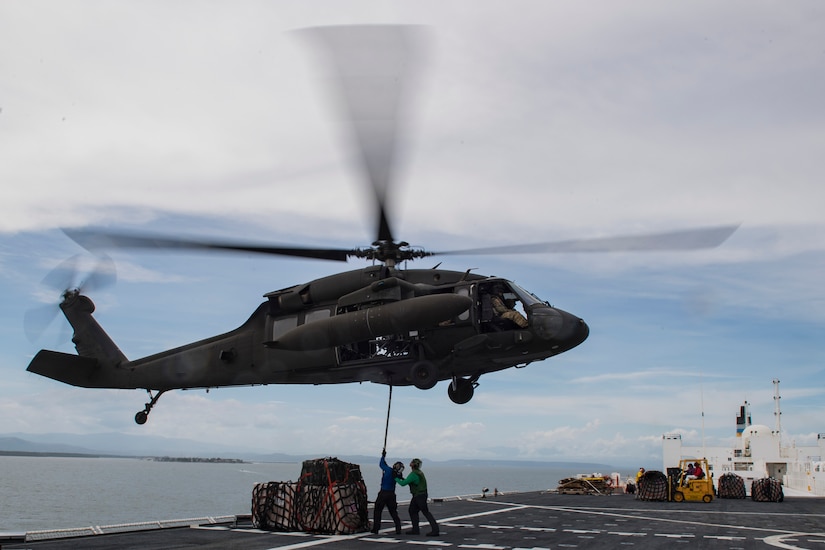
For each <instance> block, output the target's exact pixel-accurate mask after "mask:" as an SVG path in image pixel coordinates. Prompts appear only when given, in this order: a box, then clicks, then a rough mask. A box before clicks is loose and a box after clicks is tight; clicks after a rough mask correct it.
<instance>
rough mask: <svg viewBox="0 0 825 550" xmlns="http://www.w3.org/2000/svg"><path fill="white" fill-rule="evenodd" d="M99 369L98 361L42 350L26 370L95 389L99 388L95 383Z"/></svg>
mask: <svg viewBox="0 0 825 550" xmlns="http://www.w3.org/2000/svg"><path fill="white" fill-rule="evenodd" d="M99 368H100V364H99V363H98V361H97V359H92V358H90V357H80V356H79V355H72V354H70V353H61V352H59V351H49V350H46V349H42V350H40V351H39V352H37V355H35V356H34V359H32V362H31V363H29V366H28V368H27V369H26V370H27V371H29V372H33V373H35V374H39V375H40V376H45V377H47V378H51V379H53V380H57V381H58V382H64V383H66V384H71V385H73V386H81V387H84V388H94V387H99V386H98V384H95V383H93V380H94V378H95V375H96V374H97V373H98V372H99Z"/></svg>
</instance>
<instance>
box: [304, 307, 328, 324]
mask: <svg viewBox="0 0 825 550" xmlns="http://www.w3.org/2000/svg"><path fill="white" fill-rule="evenodd" d="M329 316H330V311H329V308H324V309H315V310H312V311H307V312H306V313H305V314H304V324H306V323H311V322H313V321H319V320H321V319H328V318H329Z"/></svg>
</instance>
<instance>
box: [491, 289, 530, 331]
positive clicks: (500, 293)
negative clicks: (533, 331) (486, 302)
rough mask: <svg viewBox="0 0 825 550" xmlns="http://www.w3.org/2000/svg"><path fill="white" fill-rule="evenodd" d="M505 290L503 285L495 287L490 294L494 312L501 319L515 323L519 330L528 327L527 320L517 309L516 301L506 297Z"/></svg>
mask: <svg viewBox="0 0 825 550" xmlns="http://www.w3.org/2000/svg"><path fill="white" fill-rule="evenodd" d="M504 293H505V288H504V285H502V284H500V283H499V284H496V285H493V288H492V292H491V293H490V304H491V305H492V307H493V312H494V313H495V314H496V315H497V316H498V317H499V318H501V319H504V320H506V321H510V322H512V323H514V324H515V325H516V326H518V327H519V328H526V327H527V324H528V323H527V319H526V318H525V317H524V315H522V314H521V312H519V311H517V310H516V309H515V305H516V301H515V300H514V299H512V298H507V297H505V294H504Z"/></svg>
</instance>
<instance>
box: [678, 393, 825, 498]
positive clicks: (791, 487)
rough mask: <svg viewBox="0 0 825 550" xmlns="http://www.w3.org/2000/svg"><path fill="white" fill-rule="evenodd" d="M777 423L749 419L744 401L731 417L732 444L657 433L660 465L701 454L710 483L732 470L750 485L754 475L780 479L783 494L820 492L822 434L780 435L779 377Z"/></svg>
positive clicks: (824, 489) (824, 475) (824, 454)
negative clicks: (800, 440)
mask: <svg viewBox="0 0 825 550" xmlns="http://www.w3.org/2000/svg"><path fill="white" fill-rule="evenodd" d="M773 384H774V402H775V403H776V405H775V406H776V409H777V410H776V412H775V416H776V418H777V424H776V427H775V428H774V429H771V428H770V427H768V426H765V425H763V424H752V423H751V414H750V408H749V407H750V405H749V404H748V402H747V401H745V403H744V405H742V406H740V407H739V414H738V415H737V418H736V444H735V445H733V446H731V447H705V446H700V447H688V446H684V445H682V436H681V434H676V433H668V434H664V435H663V436H662V459H663V464H664V470H663V471H667V469H668V468H672V467H674V466H678V464H679V461H680V460H682V459H689V458H707V460H708V464H709V466H710V472H711V474H713V477H714V483H716V482H717V481H718V479H719V478H720V477H721V476H722V475H724V474H727V473H733V474H736V475H738V476H739V477H741V478H742V479H743V480H744V481H745V486H746V487H747V488H750V487H751V485H752V483H753V482H754V481H756V480H758V479H764V478H773V479H777V480H779V481H781V482H782V485H783V488H784V491H785V494H786V495H788V496H819V497H822V496H825V433H820V434H818V435H817V444H816V445H809V446H797V445H796V444H795V443H794V442H788V441H787V440H783V438H782V431H781V427H780V425H779V420H778V419H779V418H780V411H779V380H774V381H773Z"/></svg>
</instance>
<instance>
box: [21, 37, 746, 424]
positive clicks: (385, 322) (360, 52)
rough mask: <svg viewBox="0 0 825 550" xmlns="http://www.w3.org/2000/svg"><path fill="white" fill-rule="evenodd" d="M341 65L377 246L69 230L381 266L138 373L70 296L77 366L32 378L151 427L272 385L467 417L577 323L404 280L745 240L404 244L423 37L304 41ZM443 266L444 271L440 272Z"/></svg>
mask: <svg viewBox="0 0 825 550" xmlns="http://www.w3.org/2000/svg"><path fill="white" fill-rule="evenodd" d="M302 32H304V33H306V34H308V35H309V37H310V38H311V39H313V40H314V41H315V42H316V43H318V44H321V45H322V46H323V48H324V51H325V52H326V54H327V55H329V57H330V58H331V60H332V66H333V70H334V71H335V73H336V75H337V76H338V82H339V84H340V86H339V88H340V90H339V91H340V92H341V97H342V99H343V104H344V106H345V108H346V110H347V112H348V119H349V121H350V126H351V128H352V131H353V133H354V138H355V139H354V141H355V143H356V144H357V146H358V149H359V151H360V159H361V160H362V165H363V168H364V173H365V176H366V179H367V180H368V182H369V184H370V186H371V188H372V191H373V195H374V197H375V205H376V212H377V219H378V231H377V238H376V239H375V241H374V242H373V244H372V246H370V247H366V248H357V249H318V248H306V247H292V246H260V245H257V244H243V243H229V242H215V241H206V240H204V241H198V240H188V239H180V238H166V237H155V236H148V235H136V234H127V233H122V232H121V233H117V232H110V231H93V230H66V233H67V235H68V236H69V237H71V238H72V239H74V240H75V241H77V242H78V243H80V244H81V245H83V246H84V247H86V248H88V249H89V250H95V249H98V248H101V247H104V248H105V247H115V248H117V247H125V248H164V249H192V250H201V251H213V250H225V251H236V252H255V253H264V254H275V255H282V256H296V257H303V258H317V259H323V260H333V261H347V259H348V258H350V257H354V258H361V259H366V260H371V261H372V262H373V263H372V265H370V266H369V267H365V268H362V269H356V270H353V271H347V272H343V273H338V274H335V275H330V276H328V277H323V278H321V279H317V280H314V281H310V282H307V283H303V284H298V285H294V286H290V287H288V288H284V289H282V290H277V291H274V292H270V293H268V294H265V295H264V296H265V298H266V301H264V302H263V303H262V304H261V305H260V306H259V307H258V308H257V309H256V310H255V312H254V313H253V314H252V316H251V317H249V319H248V320H247V321H246V322H245V323H244V324H243V325H241V326H240V327H239V328H237V329H235V330H233V331H230V332H227V333H225V334H221V335H219V336H214V337H211V338H207V339H205V340H201V341H199V342H195V343H192V344H188V345H185V346H182V347H179V348H176V349H171V350H168V351H164V352H161V353H157V354H155V355H151V356H148V357H144V358H142V359H136V360H129V359H127V358H126V356H125V355H124V354H123V353H122V352H121V350H120V349H119V348H118V347H117V345H116V344H115V343H114V342H113V341H112V339H111V338H110V337H109V336H108V335H107V334H106V333H105V332H104V330H103V329H102V328H101V327H100V325H98V323H97V322H96V321H95V319H94V318H93V317H92V313H93V311H94V304H93V303H92V301H91V300H90V299H89V298H88V297H86V296H84V295H82V294H81V290H80V289H68V290H65V291H64V292H63V295H62V302H61V303H60V309H61V310H62V311H63V313H64V314H65V316H66V318H67V319H68V321H69V323H70V324H71V326H72V328H73V329H74V335H73V337H72V342H73V343H74V344H75V347H76V349H77V355H72V354H67V353H62V352H57V351H49V350H41V351H40V352H38V353H37V355H36V356H35V357H34V359H33V360H32V361H31V364H30V365H29V366H28V370H29V371H31V372H34V373H37V374H40V375H42V376H47V377H49V378H53V379H55V380H58V381H61V382H65V383H67V384H72V385H75V386H81V387H87V388H125V389H145V390H146V391H148V392H149V397H150V401H149V402H148V403H146V406H145V408H144V409H143V410H141V411H139V412H138V413H137V414H136V415H135V421H136V422H137V423H138V424H143V423H145V422H146V420H147V418H148V415H149V413H150V411H151V410H152V408H153V407H154V406H155V404H156V403H157V401H158V398H159V397H160V396H161V395H162V394H163V393H164V392H166V391H169V390H174V389H192V388H215V387H222V386H242V385H260V384H340V383H347V382H366V381H369V382H375V383H379V384H388V385H391V386H408V385H414V386H416V387H418V388H421V389H429V388H432V387H433V386H435V385H436V383H438V382H439V381H441V380H447V381H449V385H448V388H447V393H448V395H449V397H450V399H451V400H452V401H454V402H455V403H459V404H463V403H467V402H468V401H470V399H472V397H473V393H474V390H475V388H476V387H477V385H478V381H479V378H480V377H481V376H482V375H483V374H485V373H489V372H495V371H499V370H502V369H506V368H509V367H514V366H523V365H526V364H528V363H531V362H534V361H541V360H543V359H546V358H548V357H552V356H554V355H558V354H560V353H563V352H565V351H568V350H570V349H572V348H574V347H576V346H578V345H579V344H581V343H582V342H584V340H585V339H586V338H587V337H588V334H589V328H588V326H587V324H586V323H585V322H584V321H583V320H582V319H580V318H579V317H578V316H577V315H574V314H571V313H568V312H566V311H563V310H561V309H559V308H556V307H552V306H551V305H550V304H548V303H547V302H545V301H542V300H541V299H539V298H537V297H536V296H534V295H533V294H532V293H530V292H528V291H526V290H524V289H522V288H520V287H519V286H517V285H516V284H514V283H512V282H510V281H507V280H505V279H501V278H497V277H487V276H483V275H479V274H475V273H472V272H471V270H467V271H449V270H444V269H439V266H438V265H437V266H435V267H433V268H432V269H402V268H401V264H402V263H404V262H408V261H411V260H420V259H422V258H425V257H430V256H436V255H447V254H456V255H457V254H465V255H474V254H523V253H552V252H580V251H585V252H596V251H617V250H691V249H697V248H706V247H714V246H717V245H719V244H720V243H721V242H723V241H724V240H725V239H727V237H728V236H729V235H730V234H731V233H732V232H733V231H734V230H735V229H736V227H735V226H718V227H710V228H701V229H689V230H683V231H675V232H670V233H658V234H648V235H642V236H625V237H610V238H600V239H587V240H577V241H562V242H559V241H557V242H546V243H540V244H530V245H517V246H507V247H493V248H483V249H471V250H458V251H449V252H430V251H425V250H422V249H419V248H413V247H411V246H410V245H408V243H406V242H399V241H396V239H395V237H394V236H393V232H392V231H391V228H390V225H391V224H390V223H389V219H388V216H387V209H386V205H387V192H388V190H389V188H390V185H389V184H390V174H391V168H392V158H393V152H394V147H395V140H396V130H397V122H398V119H399V107H398V106H399V97H400V95H401V92H402V91H403V88H404V86H405V84H404V83H405V77H406V76H407V75H408V71H407V68H408V66H409V64H410V61H411V55H410V54H411V53H412V51H414V48H413V45H414V44H415V36H416V34H415V33H416V32H417V31H416V30H415V29H414V28H409V27H398V26H367V27H328V28H319V29H310V30H307V31H302ZM439 265H440V264H439Z"/></svg>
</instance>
